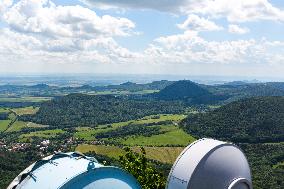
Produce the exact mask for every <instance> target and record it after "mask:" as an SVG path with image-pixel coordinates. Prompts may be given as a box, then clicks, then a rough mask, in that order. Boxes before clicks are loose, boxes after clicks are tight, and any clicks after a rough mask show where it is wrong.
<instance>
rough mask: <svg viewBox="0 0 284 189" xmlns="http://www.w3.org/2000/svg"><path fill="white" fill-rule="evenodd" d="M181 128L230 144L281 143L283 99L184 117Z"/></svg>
mask: <svg viewBox="0 0 284 189" xmlns="http://www.w3.org/2000/svg"><path fill="white" fill-rule="evenodd" d="M182 125H183V126H182V127H183V128H184V129H185V130H186V131H187V132H188V133H190V134H192V135H194V136H197V137H199V138H200V137H213V138H217V139H221V140H229V141H234V142H279V141H284V97H254V98H249V99H244V100H240V101H236V102H232V103H230V104H228V105H225V106H223V107H221V108H218V109H216V110H214V111H212V112H209V113H204V114H195V115H190V116H188V117H187V118H186V119H185V120H183V122H182Z"/></svg>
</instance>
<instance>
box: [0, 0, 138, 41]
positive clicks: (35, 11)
mask: <svg viewBox="0 0 284 189" xmlns="http://www.w3.org/2000/svg"><path fill="white" fill-rule="evenodd" d="M4 19H5V21H6V22H7V24H9V26H10V28H12V29H13V30H15V31H19V32H26V33H36V34H40V35H45V36H49V37H58V36H60V37H72V38H74V37H80V38H93V37H97V36H127V35H130V33H131V30H132V29H133V28H134V27H135V24H134V23H133V22H132V21H130V20H128V19H126V18H115V17H112V16H109V15H105V16H102V17H99V16H97V14H96V13H95V12H94V11H92V10H90V9H87V8H84V7H81V6H56V5H55V4H53V3H52V2H51V1H48V0H22V1H19V2H18V3H16V4H15V5H14V6H13V7H12V8H10V9H9V10H8V11H7V12H6V13H5V14H4Z"/></svg>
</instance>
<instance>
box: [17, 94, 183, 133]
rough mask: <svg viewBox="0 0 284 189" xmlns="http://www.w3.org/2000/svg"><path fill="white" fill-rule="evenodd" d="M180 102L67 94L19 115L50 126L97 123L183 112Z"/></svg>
mask: <svg viewBox="0 0 284 189" xmlns="http://www.w3.org/2000/svg"><path fill="white" fill-rule="evenodd" d="M184 108H185V106H184V104H183V103H181V102H166V101H155V100H131V99H128V98H123V97H116V96H111V95H102V96H99V95H84V94H71V95H67V96H64V97H58V98H55V99H53V100H51V101H48V102H44V103H42V105H41V106H40V109H39V111H38V112H37V113H36V114H35V115H25V116H21V117H20V119H21V120H23V121H32V122H35V123H40V124H44V125H50V126H62V127H74V126H93V127H95V126H97V125H98V124H107V123H115V122H122V121H128V120H134V119H138V118H142V117H144V116H147V115H153V114H172V113H173V114H176V113H181V112H183V111H184Z"/></svg>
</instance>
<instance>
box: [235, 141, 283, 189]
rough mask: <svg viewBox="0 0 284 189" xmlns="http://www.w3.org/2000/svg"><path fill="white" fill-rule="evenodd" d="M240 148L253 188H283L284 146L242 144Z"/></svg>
mask: <svg viewBox="0 0 284 189" xmlns="http://www.w3.org/2000/svg"><path fill="white" fill-rule="evenodd" d="M240 147H241V148H242V149H243V150H244V152H245V154H246V155H247V157H248V160H249V163H250V166H251V169H252V177H253V188H255V189H264V188H265V189H266V188H273V189H282V188H283V186H284V166H283V164H282V162H283V161H284V144H281V143H280V144H272V145H271V144H242V145H241V146H240ZM281 165H282V166H281Z"/></svg>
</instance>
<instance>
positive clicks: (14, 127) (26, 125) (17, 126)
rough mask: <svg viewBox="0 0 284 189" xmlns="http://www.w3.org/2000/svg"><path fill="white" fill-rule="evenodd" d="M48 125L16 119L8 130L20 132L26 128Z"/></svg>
mask: <svg viewBox="0 0 284 189" xmlns="http://www.w3.org/2000/svg"><path fill="white" fill-rule="evenodd" d="M42 127H47V126H45V125H40V124H36V123H32V122H24V121H15V122H14V123H13V124H12V125H11V126H10V127H9V128H8V129H7V130H6V132H19V131H21V130H22V129H24V128H42Z"/></svg>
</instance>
